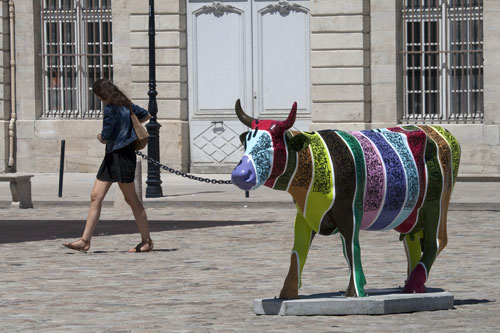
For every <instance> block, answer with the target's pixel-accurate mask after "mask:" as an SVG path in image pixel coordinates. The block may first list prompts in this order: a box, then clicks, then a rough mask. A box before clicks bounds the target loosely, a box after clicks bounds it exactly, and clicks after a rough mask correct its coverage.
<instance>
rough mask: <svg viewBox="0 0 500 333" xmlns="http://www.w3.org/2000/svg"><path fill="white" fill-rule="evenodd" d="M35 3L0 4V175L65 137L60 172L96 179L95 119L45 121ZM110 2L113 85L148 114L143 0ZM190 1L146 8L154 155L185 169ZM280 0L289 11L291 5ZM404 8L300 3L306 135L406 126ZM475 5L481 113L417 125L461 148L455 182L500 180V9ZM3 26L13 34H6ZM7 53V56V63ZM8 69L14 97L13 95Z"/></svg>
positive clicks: (21, 167)
mask: <svg viewBox="0 0 500 333" xmlns="http://www.w3.org/2000/svg"><path fill="white" fill-rule="evenodd" d="M44 1H48V0H15V1H13V2H12V1H11V3H13V5H14V7H13V8H14V18H9V1H5V0H4V1H1V5H0V20H1V21H2V24H0V36H1V43H0V45H1V49H0V64H1V71H0V172H10V171H14V170H17V171H23V172H57V171H58V168H59V150H60V141H61V140H62V139H64V140H66V161H65V163H66V164H65V170H66V171H67V172H95V171H96V169H97V167H98V165H99V163H100V161H101V159H102V156H103V147H102V146H101V145H100V144H99V143H98V142H97V140H95V137H96V134H97V133H99V131H100V128H101V120H100V119H99V117H96V118H93V119H78V118H77V119H71V118H67V117H60V118H57V117H46V116H45V115H44V111H43V110H44V103H45V102H44V97H43V94H44V84H43V80H44V75H45V74H44V72H43V68H44V67H43V66H44V65H43V58H42V56H41V54H43V45H42V43H43V42H42V37H43V36H42V31H43V29H41V28H40V27H41V26H42V25H41V15H40V13H41V10H42V7H43V6H44ZM57 1H59V0H57ZM61 1H62V0H61ZM71 1H73V0H71ZM101 1H102V0H101ZM415 1H416V0H415ZM436 1H444V0H436ZM449 1H453V0H449ZM471 1H473V0H471ZM109 2H110V3H112V9H111V13H112V62H113V80H114V82H116V83H117V84H118V85H119V86H120V87H121V88H122V89H123V90H124V91H125V92H126V93H127V94H128V95H129V96H130V97H131V98H132V99H133V100H134V101H135V102H136V103H137V104H139V105H141V106H143V107H147V104H148V95H147V91H148V36H147V34H148V9H149V7H148V1H126V0H112V1H111V0H110V1H109ZM188 2H189V0H161V1H159V0H156V1H155V14H156V16H155V18H156V62H157V75H156V79H157V90H158V97H157V100H158V109H159V112H158V121H159V123H160V124H161V130H160V156H161V160H162V161H164V162H166V163H167V164H168V165H169V166H171V167H174V168H177V169H181V170H183V171H188V170H190V167H191V152H190V132H189V119H190V117H189V113H190V109H189V107H190V106H189V103H188V101H189V91H190V90H189V84H190V82H189V80H188V77H189V71H192V70H193V68H189V66H188V46H187V44H188V40H189V38H188V35H189V27H188V25H187V22H188V20H187V16H188V15H190V14H189V13H188V8H189V4H188ZM202 2H203V1H202ZM206 2H207V4H212V3H213V2H212V1H206ZM220 2H221V3H226V1H220ZM270 2H272V1H270ZM274 2H276V3H278V1H274ZM417 2H418V1H417ZM279 3H282V4H285V5H286V4H287V3H291V4H293V1H291V0H290V1H288V2H287V1H283V0H282V1H279ZM404 3H405V1H403V0H401V1H395V0H377V1H374V0H352V1H326V0H310V1H307V4H306V5H305V6H306V7H307V9H308V11H309V22H310V67H309V69H310V99H311V101H310V123H309V128H310V129H311V130H319V129H326V128H336V129H342V130H359V129H369V128H377V127H387V126H394V125H398V124H407V123H410V124H411V123H415V122H414V121H410V120H406V119H404V117H403V114H404V112H405V111H404V110H405V103H406V102H405V98H404V96H405V95H404V91H405V87H404V85H405V84H404V68H405V63H404V60H403V57H402V50H403V47H402V43H403V42H402V40H403V37H404V36H403V34H404V31H405V30H404V27H403V23H402V14H401V13H402V6H404ZM481 3H482V6H483V9H482V14H481V15H482V25H483V28H482V32H481V34H482V38H483V41H482V49H483V50H482V52H483V53H482V54H483V59H484V60H483V67H484V70H483V71H484V76H483V78H482V80H483V87H484V89H483V90H484V91H483V97H484V101H483V104H484V110H483V111H482V112H483V115H481V117H479V118H474V119H467V120H465V121H458V120H457V121H455V120H446V119H445V120H444V121H443V120H436V119H434V120H433V119H426V120H425V122H426V123H440V124H443V125H444V126H445V127H446V128H448V129H449V130H450V131H452V132H453V133H454V134H455V135H456V136H457V138H458V139H459V141H460V142H461V145H462V166H461V171H460V173H461V174H472V175H500V109H499V108H498V105H500V73H499V71H500V69H499V66H497V65H496V64H498V63H500V23H498V20H497V19H496V18H497V17H498V16H499V15H500V1H497V0H484V1H481ZM231 4H236V2H235V3H231ZM11 16H12V15H11ZM12 19H13V20H14V31H13V33H12V31H11V28H10V27H9V24H10V21H11V20H12ZM11 38H15V50H11V46H10V45H12V44H11V42H10V40H11ZM11 51H14V54H15V61H14V63H12V60H11ZM14 64H15V67H13V65H14ZM14 68H15V76H14V77H15V87H16V91H17V92H16V94H15V96H12V95H11V85H12V83H13V82H11V71H12V70H14ZM13 104H14V105H15V111H16V121H15V131H14V133H15V137H14V138H13V139H11V138H9V124H10V123H11V118H12V111H13V108H12V105H13ZM10 140H13V141H14V151H13V156H14V158H15V160H14V161H15V162H14V164H13V165H12V166H9V156H11V154H12V152H11V151H10V148H9V142H10ZM204 171H206V172H218V171H220V172H227V170H226V169H224V170H223V169H222V168H221V169H220V170H218V169H217V167H213V166H211V167H207V169H206V170H203V168H201V169H200V168H197V169H196V172H204Z"/></svg>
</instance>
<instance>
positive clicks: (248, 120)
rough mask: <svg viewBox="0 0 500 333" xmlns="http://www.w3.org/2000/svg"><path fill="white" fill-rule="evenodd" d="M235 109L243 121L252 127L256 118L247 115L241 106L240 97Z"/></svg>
mask: <svg viewBox="0 0 500 333" xmlns="http://www.w3.org/2000/svg"><path fill="white" fill-rule="evenodd" d="M234 109H235V111H236V115H237V116H238V119H239V120H240V121H241V122H242V123H243V124H245V125H246V126H248V127H252V123H253V122H254V120H255V119H254V118H252V117H250V116H249V115H247V114H246V113H245V112H244V111H243V109H242V108H241V104H240V99H239V98H238V100H237V101H236V105H235V106H234Z"/></svg>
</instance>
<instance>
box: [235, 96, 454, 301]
mask: <svg viewBox="0 0 500 333" xmlns="http://www.w3.org/2000/svg"><path fill="white" fill-rule="evenodd" d="M235 109H236V114H237V116H238V118H239V119H240V121H241V122H242V123H243V124H245V125H247V126H248V127H250V128H252V130H251V131H249V132H246V133H243V134H242V135H241V136H240V139H241V141H242V143H243V144H244V146H245V153H244V155H243V157H242V159H241V161H240V163H239V164H238V165H237V166H236V167H235V169H234V170H233V172H232V175H231V178H232V181H233V183H234V184H235V185H236V186H238V187H239V188H241V189H243V190H253V189H256V188H258V187H259V186H261V185H265V186H268V187H270V188H273V189H276V190H282V191H287V192H288V193H290V194H291V196H292V197H293V199H294V201H295V203H296V206H297V215H296V218H295V231H294V237H295V239H294V245H293V251H292V255H291V262H290V269H289V272H288V275H287V277H286V279H285V282H284V285H283V289H282V290H281V294H280V297H281V298H288V299H290V298H297V297H298V289H299V288H300V285H301V274H302V270H303V267H304V264H305V262H306V258H307V253H308V251H309V247H310V244H311V242H312V240H313V238H314V236H315V234H316V233H319V234H321V235H331V234H335V233H337V232H338V233H339V234H340V237H341V239H342V243H343V247H344V255H345V257H346V260H347V262H348V265H349V268H350V281H349V285H348V287H347V289H346V292H345V295H346V296H365V291H364V285H365V284H366V280H365V277H364V274H363V268H362V266H361V252H360V246H359V231H360V230H389V229H395V230H396V231H398V232H399V233H400V239H401V240H403V241H404V245H405V250H406V252H407V258H408V278H407V280H406V283H405V286H404V292H407V293H421V292H425V282H426V281H427V278H428V274H429V271H430V269H431V266H432V264H433V262H434V260H435V259H436V257H437V255H438V253H439V252H440V251H442V250H443V248H444V247H445V246H446V243H447V233H446V218H447V211H448V205H449V201H450V196H451V192H452V190H453V186H454V184H455V180H456V178H457V173H458V167H459V163H460V146H459V144H458V141H457V140H456V139H455V137H454V136H453V135H451V134H450V133H449V132H448V131H447V130H446V129H444V128H442V127H439V126H428V125H410V126H400V127H393V128H383V129H374V130H364V131H356V132H344V131H338V130H325V131H318V132H299V131H291V130H290V128H291V127H292V125H293V124H294V122H295V117H296V112H297V103H294V105H293V107H292V109H291V111H290V114H289V116H288V119H286V120H284V121H275V120H258V119H254V118H251V117H250V116H248V115H246V114H245V113H244V111H243V110H242V109H241V106H240V102H239V100H238V101H237V102H236V106H235Z"/></svg>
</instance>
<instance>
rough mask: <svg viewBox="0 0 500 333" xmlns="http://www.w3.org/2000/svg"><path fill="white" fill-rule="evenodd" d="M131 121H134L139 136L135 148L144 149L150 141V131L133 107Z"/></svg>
mask: <svg viewBox="0 0 500 333" xmlns="http://www.w3.org/2000/svg"><path fill="white" fill-rule="evenodd" d="M130 122H131V123H132V127H133V128H134V132H135V135H136V136H137V140H135V150H141V149H144V147H146V145H147V144H148V141H149V133H148V131H147V130H146V129H145V128H144V126H142V124H141V122H140V121H139V119H138V118H137V116H136V115H135V113H134V112H133V111H132V109H130Z"/></svg>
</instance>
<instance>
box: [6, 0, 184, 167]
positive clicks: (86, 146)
mask: <svg viewBox="0 0 500 333" xmlns="http://www.w3.org/2000/svg"><path fill="white" fill-rule="evenodd" d="M4 2H5V1H4ZM39 4H40V2H39V1H31V0H19V1H16V29H17V31H16V44H17V45H16V55H17V57H18V68H17V75H16V79H17V86H18V100H17V108H18V122H17V161H16V162H17V169H18V170H19V171H24V172H58V171H59V156H60V145H61V140H62V139H65V140H66V158H65V171H67V172H96V171H97V168H98V167H99V164H100V162H101V160H102V157H103V155H104V146H103V145H101V144H100V143H99V142H98V141H97V140H96V135H97V133H99V132H100V131H101V127H102V121H101V120H80V119H72V120H63V119H54V120H52V119H44V118H41V117H40V116H41V114H42V98H41V93H42V85H41V82H42V73H41V63H40V61H41V57H40V56H39V54H40V53H41V36H40V30H41V29H40V8H39ZM148 10H149V7H148V2H147V1H134V2H130V1H126V0H115V1H113V7H112V15H113V66H114V82H115V83H116V84H117V85H118V86H119V87H120V88H122V89H123V90H124V92H125V93H126V94H127V95H129V96H130V97H131V99H133V101H134V102H135V103H136V104H138V105H140V106H142V107H144V108H147V107H148V99H149V97H148V95H147V92H148V90H149V88H148V81H149V76H148V73H149V72H148V62H149V58H148V34H147V32H148ZM2 13H3V12H2ZM155 14H156V15H155V20H156V63H157V67H156V68H157V73H156V80H157V81H156V82H157V91H158V96H157V100H158V110H159V111H158V119H159V123H160V124H161V125H162V127H161V129H160V147H161V151H160V156H161V160H162V161H164V162H165V163H167V164H168V165H169V166H171V167H174V168H180V169H182V170H183V171H187V168H188V165H189V162H188V161H189V137H188V123H187V79H186V77H187V75H186V33H185V30H186V28H185V1H184V0H165V1H156V2H155ZM2 15H3V14H2ZM7 15H8V13H7ZM7 28H8V26H7ZM33 46H34V47H33ZM7 54H8V53H7ZM1 56H2V54H1V53H0V57H1ZM0 60H1V59H0ZM7 61H8V59H7ZM0 86H2V88H3V89H4V90H5V89H6V88H8V85H0ZM0 92H1V90H0ZM0 97H1V96H0ZM1 119H2V118H0V121H1ZM4 127H5V126H0V137H1V138H2V139H1V140H2V141H0V142H1V143H2V145H0V147H3V143H4V140H3V138H4V137H5V135H4V134H3V131H5V129H4ZM1 149H3V148H0V154H2V155H0V156H4V155H3V151H2V150H1ZM0 158H1V157H0ZM0 162H2V163H3V160H1V159H0ZM3 164H4V163H3ZM3 164H1V165H3Z"/></svg>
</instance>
